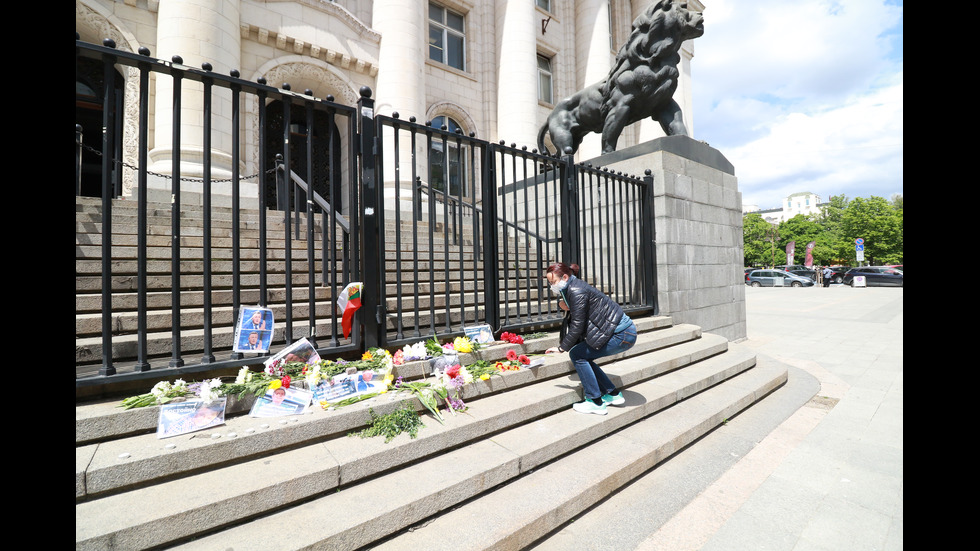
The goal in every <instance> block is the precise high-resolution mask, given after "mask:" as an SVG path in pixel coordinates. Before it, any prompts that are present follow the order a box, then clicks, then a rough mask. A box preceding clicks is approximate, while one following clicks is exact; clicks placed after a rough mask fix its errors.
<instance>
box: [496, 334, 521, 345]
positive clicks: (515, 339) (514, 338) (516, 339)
mask: <svg viewBox="0 0 980 551" xmlns="http://www.w3.org/2000/svg"><path fill="white" fill-rule="evenodd" d="M500 340H502V341H504V342H509V343H510V344H524V337H522V336H520V335H517V334H515V333H508V332H507V331H504V332H503V333H501V334H500Z"/></svg>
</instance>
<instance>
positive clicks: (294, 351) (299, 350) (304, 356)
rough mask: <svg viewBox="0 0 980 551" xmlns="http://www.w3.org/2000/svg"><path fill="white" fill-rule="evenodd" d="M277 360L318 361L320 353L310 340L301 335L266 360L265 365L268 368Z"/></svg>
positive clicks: (286, 361) (287, 361) (307, 362)
mask: <svg viewBox="0 0 980 551" xmlns="http://www.w3.org/2000/svg"><path fill="white" fill-rule="evenodd" d="M279 360H282V362H283V363H291V362H300V363H305V364H309V363H313V362H318V361H320V355H319V354H317V352H316V349H315V348H313V345H312V344H311V343H310V341H308V340H306V337H303V338H302V339H300V340H298V341H296V342H294V343H293V344H291V345H289V346H287V347H286V348H283V349H282V350H281V351H279V352H277V353H276V354H275V355H273V356H272V357H271V358H269V359H268V360H266V361H265V367H267V368H268V367H269V366H270V365H272V364H274V363H276V362H278V361H279Z"/></svg>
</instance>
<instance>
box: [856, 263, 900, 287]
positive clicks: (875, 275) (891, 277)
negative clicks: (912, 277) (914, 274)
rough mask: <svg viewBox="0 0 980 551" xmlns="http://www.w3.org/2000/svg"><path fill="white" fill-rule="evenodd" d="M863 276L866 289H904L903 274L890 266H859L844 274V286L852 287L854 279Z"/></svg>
mask: <svg viewBox="0 0 980 551" xmlns="http://www.w3.org/2000/svg"><path fill="white" fill-rule="evenodd" d="M855 276H864V281H865V284H866V285H867V286H868V287H904V286H905V274H904V273H903V272H902V270H899V269H896V268H892V267H890V266H861V267H860V268H851V269H850V270H848V271H847V273H846V274H844V285H850V286H852V287H853V286H854V277H855Z"/></svg>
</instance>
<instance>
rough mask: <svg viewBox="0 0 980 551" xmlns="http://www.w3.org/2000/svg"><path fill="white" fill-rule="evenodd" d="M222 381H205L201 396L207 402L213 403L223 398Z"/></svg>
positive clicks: (202, 385)
mask: <svg viewBox="0 0 980 551" xmlns="http://www.w3.org/2000/svg"><path fill="white" fill-rule="evenodd" d="M220 387H221V379H211V380H210V381H207V380H205V381H204V382H202V383H201V391H200V394H199V396H200V397H201V399H202V400H204V401H205V402H213V401H214V400H217V399H218V398H220V397H221V389H220Z"/></svg>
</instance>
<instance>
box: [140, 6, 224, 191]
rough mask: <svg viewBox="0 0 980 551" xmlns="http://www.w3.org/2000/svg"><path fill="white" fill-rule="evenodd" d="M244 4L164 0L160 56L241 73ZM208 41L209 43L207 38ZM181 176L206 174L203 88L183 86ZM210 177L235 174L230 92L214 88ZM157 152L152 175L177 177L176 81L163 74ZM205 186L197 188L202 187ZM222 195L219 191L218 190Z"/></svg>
mask: <svg viewBox="0 0 980 551" xmlns="http://www.w3.org/2000/svg"><path fill="white" fill-rule="evenodd" d="M240 12H241V4H240V0H160V4H159V11H158V13H157V16H158V18H157V48H158V51H157V52H156V54H155V56H156V57H158V58H160V59H163V60H167V61H169V60H171V59H172V58H173V56H180V57H181V59H182V60H183V65H186V66H188V67H193V68H195V69H200V68H201V66H202V64H203V63H205V62H207V63H210V64H211V66H212V70H213V71H214V72H215V73H220V74H224V75H227V74H229V73H230V72H231V71H232V70H233V69H241V67H240V65H241V34H240V33H241V31H240V29H239V25H240ZM205 38H206V39H205ZM181 90H182V94H181V114H180V151H179V155H180V175H181V176H182V177H183V176H187V177H201V176H202V175H203V160H204V150H203V143H204V134H203V128H204V124H203V117H202V113H203V107H204V101H203V95H202V93H201V92H202V90H203V85H202V84H201V83H199V82H194V81H191V80H182V81H181ZM212 90H213V94H214V98H213V101H212V109H213V111H212V116H211V128H212V131H211V151H210V155H211V168H212V171H211V176H212V177H213V178H227V177H230V175H231V159H232V158H231V148H232V137H231V128H232V125H231V115H232V113H231V100H230V98H231V92H230V91H229V90H226V89H224V88H219V87H215V88H213V89H212ZM155 92H156V95H155V118H154V134H153V136H154V142H153V143H154V148H153V149H152V150H151V151H150V153H149V157H150V158H149V161H150V170H151V171H152V172H157V173H161V174H172V172H173V168H172V165H173V159H174V152H173V121H174V112H173V107H174V105H173V97H174V96H173V80H172V79H170V78H168V77H166V76H162V75H159V76H157V78H156V88H155ZM199 185H200V184H198V186H199ZM216 192H217V193H221V191H220V190H216Z"/></svg>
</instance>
